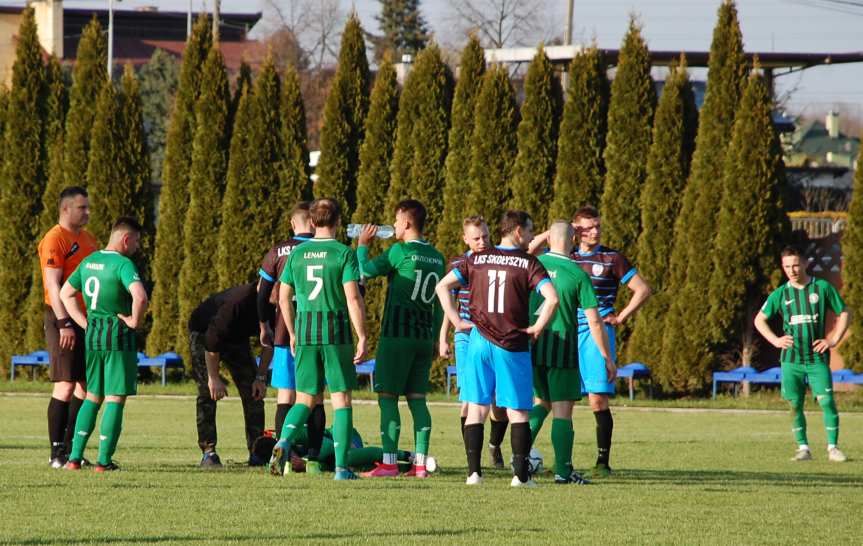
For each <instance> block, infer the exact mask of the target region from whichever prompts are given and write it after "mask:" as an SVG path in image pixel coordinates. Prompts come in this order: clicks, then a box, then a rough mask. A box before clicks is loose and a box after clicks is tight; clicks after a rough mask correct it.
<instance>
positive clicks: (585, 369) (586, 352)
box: [578, 322, 617, 394]
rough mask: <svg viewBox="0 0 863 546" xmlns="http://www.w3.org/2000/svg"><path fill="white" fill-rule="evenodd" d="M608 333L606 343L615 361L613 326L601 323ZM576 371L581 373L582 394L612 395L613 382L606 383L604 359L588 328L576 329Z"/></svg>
mask: <svg viewBox="0 0 863 546" xmlns="http://www.w3.org/2000/svg"><path fill="white" fill-rule="evenodd" d="M602 325H603V326H605V331H606V332H608V343H609V345H610V346H611V347H610V348H611V359H612V360H614V361H617V358H616V357H615V353H614V326H612V325H610V324H606V323H604V322H603V323H602ZM578 370H579V371H580V372H581V393H582V394H614V393H615V391H616V389H615V384H614V382H611V383H609V382H608V371H607V370H606V369H605V359H603V358H602V354H600V352H599V347H597V346H596V343H594V341H593V337H591V335H590V328H588V327H587V326H586V325H585V326H580V327H579V329H578Z"/></svg>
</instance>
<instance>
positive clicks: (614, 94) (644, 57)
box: [602, 18, 656, 260]
mask: <svg viewBox="0 0 863 546" xmlns="http://www.w3.org/2000/svg"><path fill="white" fill-rule="evenodd" d="M655 105H656V92H655V91H654V88H653V78H651V77H650V52H649V51H648V50H647V44H646V43H645V42H644V39H643V38H642V36H641V27H640V26H639V25H638V24H637V23H636V21H635V19H634V18H633V19H631V20H630V22H629V31H628V32H627V33H626V36H625V37H624V39H623V46H622V47H621V49H620V58H619V61H618V64H617V72H616V74H615V76H614V81H613V82H612V84H611V102H610V103H609V106H608V140H607V146H606V148H605V166H606V168H607V169H608V170H607V172H606V174H605V188H604V190H603V192H602V216H603V231H604V234H603V242H604V243H605V244H606V245H608V246H610V247H613V248H615V249H617V250H619V251H620V252H622V253H623V255H624V256H626V257H627V258H629V259H630V260H635V259H636V243H637V242H638V234H639V232H640V231H641V211H639V210H638V209H637V208H636V207H633V206H632V203H637V202H638V201H639V200H640V199H641V191H642V189H643V187H644V181H645V179H646V178H647V156H648V153H649V151H650V139H651V136H652V135H651V128H652V126H653V110H654V108H655Z"/></svg>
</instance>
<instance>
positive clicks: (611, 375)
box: [605, 358, 617, 383]
mask: <svg viewBox="0 0 863 546" xmlns="http://www.w3.org/2000/svg"><path fill="white" fill-rule="evenodd" d="M605 373H606V375H607V376H608V379H607V382H608V383H611V382H612V381H614V380H615V379H617V366H615V364H614V361H613V360H611V359H610V358H606V359H605Z"/></svg>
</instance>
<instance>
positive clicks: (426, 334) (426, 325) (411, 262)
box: [357, 240, 446, 339]
mask: <svg viewBox="0 0 863 546" xmlns="http://www.w3.org/2000/svg"><path fill="white" fill-rule="evenodd" d="M357 254H358V255H359V260H360V270H361V271H362V273H363V275H364V276H365V277H369V278H371V277H377V276H380V275H386V276H387V278H388V279H389V284H388V286H387V299H386V305H385V307H384V319H383V324H382V325H381V335H382V336H383V337H391V338H414V339H437V331H438V328H439V327H440V323H441V320H443V311H442V310H441V308H440V304H439V303H438V299H437V296H436V295H435V286H437V283H438V281H440V280H441V278H442V277H443V276H444V272H445V269H446V262H445V261H444V258H443V255H442V254H441V253H440V252H438V251H437V249H435V247H433V246H432V245H430V244H429V243H427V242H426V241H422V240H412V241H407V242H398V243H395V244H394V245H392V246H391V247H389V248H388V249H387V250H386V251H385V252H384V253H383V254H381V255H380V256H378V257H377V258H375V259H373V260H369V259H368V248H367V247H365V246H361V247H359V249H357Z"/></svg>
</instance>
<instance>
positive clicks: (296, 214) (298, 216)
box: [291, 201, 312, 222]
mask: <svg viewBox="0 0 863 546" xmlns="http://www.w3.org/2000/svg"><path fill="white" fill-rule="evenodd" d="M311 208H312V202H311V201H300V202H299V203H297V204H296V205H294V208H292V209H291V220H296V221H297V222H308V221H309V217H310V216H311V213H310V212H309V209H311Z"/></svg>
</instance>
